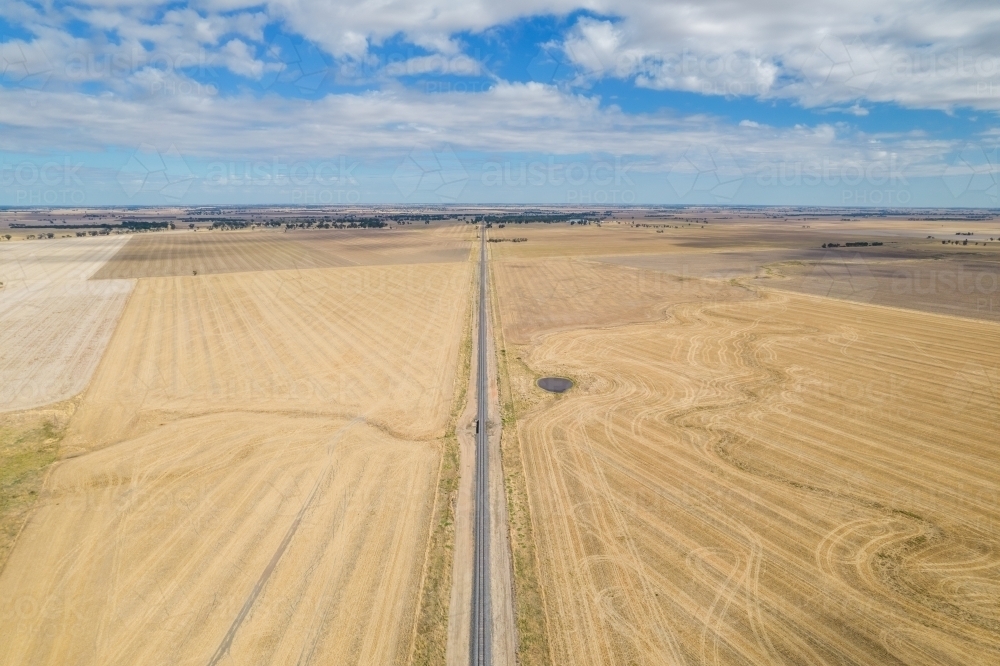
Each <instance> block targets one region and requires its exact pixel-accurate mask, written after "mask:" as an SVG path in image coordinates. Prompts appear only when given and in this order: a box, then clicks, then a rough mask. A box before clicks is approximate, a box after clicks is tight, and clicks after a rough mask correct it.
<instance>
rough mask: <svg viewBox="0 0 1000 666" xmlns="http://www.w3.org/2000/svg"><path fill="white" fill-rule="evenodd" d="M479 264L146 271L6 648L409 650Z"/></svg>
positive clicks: (14, 589) (16, 584) (56, 485)
mask: <svg viewBox="0 0 1000 666" xmlns="http://www.w3.org/2000/svg"><path fill="white" fill-rule="evenodd" d="M199 233H201V232H199ZM393 233H394V232H393ZM192 235H194V234H192ZM220 235H221V234H220ZM164 236H166V234H164ZM148 237H150V238H153V237H154V235H149V236H148ZM136 238H141V239H142V240H143V241H145V238H146V237H136ZM459 238H460V239H461V237H459ZM130 245H131V243H130ZM229 253H230V254H231V255H238V256H242V255H241V253H243V249H242V248H239V249H235V250H231V251H229ZM466 257H468V245H467V243H466V245H465V250H464V256H463V259H464V258H466ZM164 261H165V262H166V264H170V263H171V262H172V261H173V259H171V258H169V257H167V258H166V259H164ZM238 261H239V258H238V257H237V259H233V258H232V257H224V258H223V260H220V265H225V266H232V265H234V264H236V263H238ZM470 271H471V264H470V263H468V262H467V261H460V262H452V263H445V264H441V263H438V264H430V263H424V264H420V265H414V264H409V265H405V264H401V265H382V266H356V267H346V268H310V269H302V270H269V271H256V272H242V273H235V272H234V273H229V274H221V275H203V274H199V275H198V276H193V275H186V276H184V277H154V278H143V279H139V280H138V282H137V284H136V288H135V291H134V293H133V295H132V297H131V299H130V301H129V304H128V307H127V308H126V310H125V312H124V314H123V315H122V319H121V322H120V325H119V326H118V328H117V329H116V331H115V333H114V337H113V340H112V342H111V344H110V345H109V347H108V351H107V353H106V354H105V356H104V358H103V359H102V361H101V363H100V366H99V367H98V369H97V372H96V373H95V375H94V378H93V380H92V382H91V383H90V386H89V387H88V389H87V391H86V392H85V394H84V396H83V399H82V402H81V404H80V407H79V409H78V410H77V412H76V414H75V415H74V416H73V418H72V420H71V421H70V424H69V427H68V431H67V436H66V439H65V440H64V442H63V444H62V447H61V454H62V457H63V460H62V461H60V462H58V463H57V464H56V465H55V466H54V467H53V469H52V471H51V473H50V475H49V477H48V479H47V481H46V483H45V485H44V487H43V489H42V492H41V497H40V500H39V502H38V506H37V508H36V510H35V513H34V514H33V516H32V518H31V519H30V520H29V522H28V524H27V526H26V528H25V529H24V531H23V532H22V534H21V536H20V538H19V539H18V542H17V544H16V547H15V548H14V550H13V552H12V554H11V557H10V559H9V560H8V562H7V565H6V566H5V567H4V569H3V570H2V572H0V616H2V617H4V618H6V619H5V621H4V622H3V623H2V624H0V644H3V645H4V646H5V648H4V650H2V651H0V653H2V654H0V663H9V664H21V663H52V664H66V663H81V664H83V663H87V664H97V663H99V664H125V663H128V664H132V663H163V664H176V663H201V664H205V663H261V664H264V663H303V664H305V663H338V664H349V663H361V664H367V663H405V662H407V661H408V659H409V658H410V655H411V651H412V650H413V645H414V640H415V629H416V622H417V615H418V611H419V609H420V608H421V594H422V592H421V590H422V589H423V585H424V567H425V560H426V555H427V552H428V537H429V535H430V533H431V517H432V514H433V512H434V510H435V508H434V507H435V497H436V493H437V491H438V486H437V484H438V477H439V470H440V467H441V452H442V444H441V442H442V438H443V437H444V436H445V435H446V431H447V428H448V424H449V421H450V419H451V414H452V412H453V402H454V399H455V385H456V383H457V382H459V377H458V374H459V373H458V367H457V366H458V358H459V348H460V345H461V337H462V333H463V331H464V330H465V325H466V323H467V307H468V304H469V293H470V292H469V286H470V283H471V273H470ZM93 282H95V283H100V282H104V281H98V280H95V281H93ZM464 381H465V380H464V378H463V379H462V382H463V383H464ZM441 620H442V621H443V620H444V618H443V617H442V618H441Z"/></svg>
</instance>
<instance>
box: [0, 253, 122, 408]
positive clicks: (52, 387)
mask: <svg viewBox="0 0 1000 666" xmlns="http://www.w3.org/2000/svg"><path fill="white" fill-rule="evenodd" d="M126 240H127V239H126V238H124V237H122V236H103V237H94V238H80V239H77V238H74V239H57V240H48V241H44V242H41V241H36V242H32V241H27V242H20V243H8V244H4V245H2V246H0V283H2V286H0V340H3V344H2V345H0V412H11V411H19V410H25V409H32V408H35V407H40V406H42V405H47V404H50V403H53V402H59V401H61V400H66V399H67V398H70V397H72V396H74V395H76V394H77V393H79V392H80V391H82V390H83V389H84V388H85V387H86V386H87V382H88V381H89V380H90V377H91V375H92V374H93V372H94V368H95V367H96V366H97V363H98V361H99V360H100V358H101V354H102V353H103V352H104V349H105V347H106V346H107V343H108V340H109V339H110V338H111V334H112V332H113V331H114V329H115V325H116V323H117V321H118V317H119V315H120V314H121V312H122V309H123V308H124V307H125V303H126V301H127V300H128V296H129V293H130V292H131V290H132V285H133V282H132V281H131V280H107V281H102V282H94V281H90V280H89V279H88V278H90V277H91V276H92V275H93V274H94V272H95V271H97V270H98V269H100V267H101V265H102V264H103V263H104V262H105V261H106V260H107V259H108V258H109V257H111V256H112V255H114V253H115V252H116V251H117V250H118V249H119V248H120V247H121V246H122V245H124V243H125V242H126Z"/></svg>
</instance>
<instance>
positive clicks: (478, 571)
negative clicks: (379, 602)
mask: <svg viewBox="0 0 1000 666" xmlns="http://www.w3.org/2000/svg"><path fill="white" fill-rule="evenodd" d="M479 245H480V247H479V353H478V364H479V365H478V366H477V370H476V379H477V381H476V392H477V397H476V475H475V488H474V492H475V502H476V505H475V519H474V522H473V534H474V539H475V552H474V556H473V557H474V559H473V565H472V566H473V572H472V633H471V635H470V640H469V663H470V664H471V665H472V666H490V665H491V664H492V663H493V655H492V647H493V609H492V606H491V600H490V482H489V479H490V477H489V464H490V453H489V436H488V434H487V427H486V426H487V424H488V421H487V417H488V409H489V373H488V371H487V365H486V358H487V357H486V354H487V349H486V347H487V345H486V340H487V337H486V336H487V330H486V323H487V322H486V275H487V271H486V224H485V223H483V226H482V228H481V234H480V244H479Z"/></svg>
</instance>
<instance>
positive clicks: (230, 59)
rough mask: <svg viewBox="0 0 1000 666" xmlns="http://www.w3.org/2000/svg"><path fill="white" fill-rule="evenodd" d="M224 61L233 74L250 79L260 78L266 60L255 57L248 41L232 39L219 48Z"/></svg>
mask: <svg viewBox="0 0 1000 666" xmlns="http://www.w3.org/2000/svg"><path fill="white" fill-rule="evenodd" d="M219 54H220V55H221V56H222V62H223V63H224V64H225V66H226V68H227V69H229V71H231V72H232V73H233V74H238V75H239V76H245V77H246V78H248V79H260V77H261V76H262V75H263V74H264V61H262V60H258V59H257V58H255V57H254V54H253V53H252V52H251V50H250V47H249V46H247V44H246V42H243V41H240V40H239V39H231V40H229V41H228V42H226V44H225V45H224V46H223V47H222V48H221V49H220V50H219Z"/></svg>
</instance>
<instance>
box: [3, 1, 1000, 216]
mask: <svg viewBox="0 0 1000 666" xmlns="http://www.w3.org/2000/svg"><path fill="white" fill-rule="evenodd" d="M998 35H1000V3H997V2H996V0H965V1H963V0H947V1H946V0H881V1H880V2H871V1H870V0H813V1H812V2H809V3H802V2H798V1H795V2H793V1H792V0H757V1H755V2H746V1H744V2H735V1H733V0H701V1H699V2H677V1H675V0H656V1H655V2H652V1H637V0H616V1H615V2H611V1H610V0H583V1H579V0H541V1H539V0H534V1H532V2H526V1H525V0H506V1H505V2H493V1H485V0H461V1H460V0H409V1H406V2H399V1H393V0H389V1H386V0H378V1H373V0H353V1H351V2H346V1H341V0H271V1H267V2H257V3H254V2H248V1H245V0H195V1H193V2H158V1H156V0H127V1H126V0H80V1H77V2H63V1H59V0H42V1H38V2H35V1H28V0H3V2H2V3H0V206H29V205H41V206H53V205H55V206H100V205H137V206H139V205H205V204H303V205H306V204H440V203H456V204H466V203H507V204H521V203H524V204H583V205H604V204H607V205H622V204H636V205H638V204H664V205H814V206H848V207H855V206H874V207H878V208H902V207H976V208H980V207H998V206H1000V202H998V182H1000V158H998V145H1000V119H998V112H1000V39H998V38H997V36H998Z"/></svg>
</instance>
